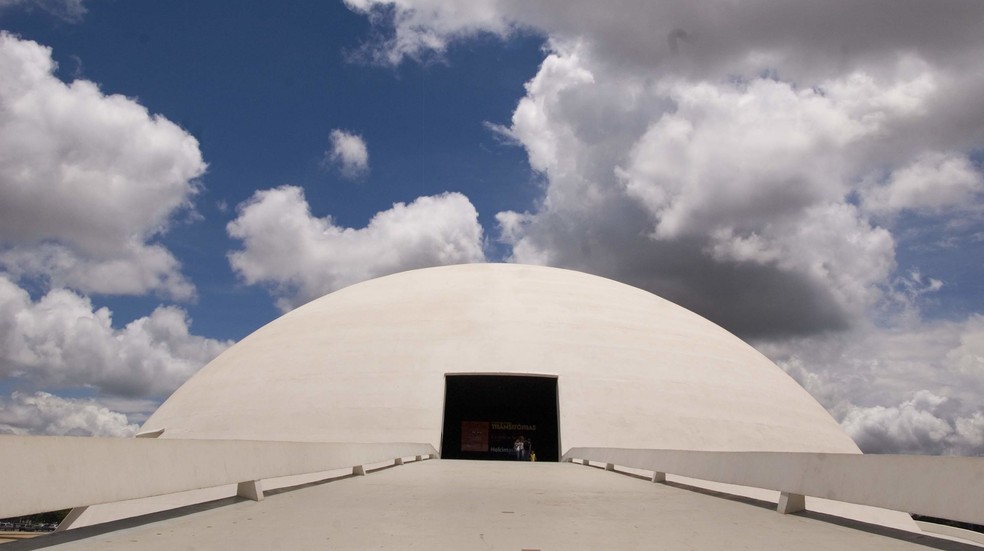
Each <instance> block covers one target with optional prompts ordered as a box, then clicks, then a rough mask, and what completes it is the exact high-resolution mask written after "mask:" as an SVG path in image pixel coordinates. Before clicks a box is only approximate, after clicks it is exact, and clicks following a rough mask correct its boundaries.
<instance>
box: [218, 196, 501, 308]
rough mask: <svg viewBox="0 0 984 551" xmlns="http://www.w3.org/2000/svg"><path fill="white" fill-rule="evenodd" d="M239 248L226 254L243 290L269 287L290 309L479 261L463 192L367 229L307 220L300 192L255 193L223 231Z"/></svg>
mask: <svg viewBox="0 0 984 551" xmlns="http://www.w3.org/2000/svg"><path fill="white" fill-rule="evenodd" d="M228 232H229V235H230V236H232V237H234V238H236V239H239V240H241V241H242V242H243V248H242V249H241V250H238V251H234V252H232V253H230V255H229V261H230V263H231V264H232V267H233V269H235V270H236V272H237V273H238V274H239V275H240V276H242V278H243V279H244V280H245V281H246V283H248V284H256V283H266V284H269V285H271V286H272V288H273V292H274V294H275V295H276V296H277V298H278V305H279V306H280V307H281V309H284V310H287V309H290V308H292V307H295V306H298V305H300V304H303V303H305V302H308V301H310V300H312V299H314V298H317V297H320V296H321V295H323V294H325V293H328V292H330V291H334V290H336V289H339V288H341V287H344V286H346V285H350V284H352V283H357V282H359V281H363V280H366V279H371V278H374V277H379V276H382V275H387V274H391V273H396V272H400V271H404V270H409V269H413V268H423V267H427V266H437V265H444V264H461V263H467V262H480V261H482V260H484V258H485V256H484V253H483V249H482V245H483V242H482V227H481V225H479V223H478V212H477V211H476V210H475V207H474V206H472V204H471V202H470V201H469V200H468V198H467V197H465V196H464V195H462V194H460V193H445V194H442V195H436V196H428V197H419V198H417V199H416V200H414V201H413V202H412V203H396V204H395V205H393V207H392V208H391V209H388V210H385V211H382V212H378V213H376V215H375V216H373V218H372V220H370V221H369V224H368V225H367V226H366V227H365V228H345V227H341V226H338V225H336V224H335V223H334V221H333V220H332V219H331V217H325V218H317V217H315V216H313V215H312V214H311V211H310V207H309V205H308V203H307V200H306V199H305V197H304V193H303V191H302V190H301V189H300V188H298V187H293V186H283V187H279V188H275V189H269V190H263V191H258V192H256V193H255V194H254V195H253V197H252V198H251V199H250V200H249V201H247V202H245V203H243V204H242V205H240V206H239V215H238V217H237V218H236V219H235V220H233V221H232V222H230V223H229V225H228Z"/></svg>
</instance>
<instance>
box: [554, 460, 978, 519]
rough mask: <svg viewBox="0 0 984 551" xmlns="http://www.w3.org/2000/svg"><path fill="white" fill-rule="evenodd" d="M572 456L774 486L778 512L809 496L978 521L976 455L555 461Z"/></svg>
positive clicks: (724, 481) (651, 469)
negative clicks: (783, 499)
mask: <svg viewBox="0 0 984 551" xmlns="http://www.w3.org/2000/svg"><path fill="white" fill-rule="evenodd" d="M573 459H581V460H582V461H583V460H588V461H594V462H597V463H604V464H606V466H607V465H620V466H623V467H630V468H634V469H644V470H650V471H653V472H654V473H667V474H675V475H680V476H685V477H690V478H696V479H700V480H709V481H713V482H723V483H726V484H737V485H739V486H750V487H753V488H765V489H769V490H778V491H780V492H782V493H783V494H784V495H786V503H785V506H786V511H784V512H794V511H795V510H797V507H796V504H797V503H799V502H800V499H799V498H797V497H796V496H812V497H819V498H824V499H831V500H836V501H843V502H847V503H856V504H859V505H869V506H873V507H881V508H883V509H893V510H896V511H903V512H906V513H915V514H920V515H925V516H931V517H938V518H946V519H951V520H959V521H963V522H971V523H974V524H984V458H982V457H950V456H946V457H940V456H927V455H861V454H839V453H787V452H708V451H684V450H642V449H625V448H572V449H570V450H569V451H568V452H567V453H565V454H564V457H563V458H562V461H572V460H573ZM659 478H662V477H661V476H656V475H654V481H655V480H656V479H659ZM781 505H782V504H781Z"/></svg>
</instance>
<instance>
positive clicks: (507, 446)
mask: <svg viewBox="0 0 984 551" xmlns="http://www.w3.org/2000/svg"><path fill="white" fill-rule="evenodd" d="M444 388H445V391H444V432H443V434H442V436H441V458H442V459H488V460H500V461H528V460H529V459H530V456H531V455H534V454H535V457H536V460H537V461H558V460H559V459H560V436H559V430H558V427H559V425H558V422H557V407H558V404H557V378H556V377H538V376H532V375H447V376H446V377H445V387H444ZM517 443H518V444H517ZM517 448H519V449H517Z"/></svg>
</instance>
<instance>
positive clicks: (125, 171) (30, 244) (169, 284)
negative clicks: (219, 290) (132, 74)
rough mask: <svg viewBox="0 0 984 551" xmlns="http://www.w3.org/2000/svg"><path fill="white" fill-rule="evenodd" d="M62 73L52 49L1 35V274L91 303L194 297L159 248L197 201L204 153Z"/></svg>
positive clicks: (166, 124) (128, 104)
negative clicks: (71, 291)
mask: <svg viewBox="0 0 984 551" xmlns="http://www.w3.org/2000/svg"><path fill="white" fill-rule="evenodd" d="M54 69H55V64H54V62H53V61H52V59H51V51H50V49H49V48H46V47H44V46H41V45H39V44H37V43H36V42H32V41H29V40H22V39H19V38H17V37H15V36H12V35H10V34H7V33H0V74H3V75H4V77H3V79H2V80H0V266H3V267H4V268H6V269H7V270H8V271H9V272H10V273H13V274H14V275H15V276H17V277H40V278H43V279H44V280H46V281H48V282H49V283H50V284H51V286H53V287H57V286H60V285H67V286H71V287H73V288H75V289H77V290H79V291H82V292H85V293H89V292H98V293H124V294H143V293H146V292H150V291H155V292H160V293H163V294H165V295H168V296H170V297H173V298H177V299H187V298H190V297H191V296H192V295H193V293H194V287H193V286H192V285H191V283H190V282H188V281H187V279H185V278H184V276H183V275H182V274H181V272H180V264H179V262H178V261H177V259H176V258H175V257H174V256H173V255H172V254H171V253H170V251H168V250H166V249H165V248H163V247H162V246H160V245H159V244H155V243H153V239H154V238H155V237H156V236H158V235H160V234H161V233H163V232H165V231H166V230H167V228H168V226H169V225H170V223H171V220H172V218H173V217H174V216H175V214H176V213H178V212H180V211H181V210H183V209H188V208H190V205H191V203H190V202H191V199H192V197H194V195H195V194H196V193H197V191H198V186H197V184H196V178H198V177H199V176H201V175H202V174H203V173H204V171H205V167H206V165H205V163H204V161H203V160H202V155H201V152H200V151H199V148H198V142H197V141H196V140H195V138H193V137H192V136H191V135H189V134H188V133H187V132H185V131H184V130H182V129H181V128H179V127H178V126H177V125H175V124H173V123H172V122H170V121H168V120H167V119H165V118H164V117H162V116H160V115H151V114H150V113H148V112H147V110H146V109H145V108H144V107H143V106H141V105H140V104H138V103H137V102H136V101H134V100H132V99H130V98H126V97H123V96H120V95H107V94H104V93H102V92H101V91H100V90H99V88H98V86H97V85H96V84H94V83H92V82H89V81H86V80H76V81H74V82H72V83H70V84H66V83H64V82H62V81H61V80H59V79H58V78H57V77H55V76H54V74H53V72H54Z"/></svg>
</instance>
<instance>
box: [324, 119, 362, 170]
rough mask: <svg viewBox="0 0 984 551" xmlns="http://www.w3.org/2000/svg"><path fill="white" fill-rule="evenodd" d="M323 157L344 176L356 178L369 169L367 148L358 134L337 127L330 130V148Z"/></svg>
mask: <svg viewBox="0 0 984 551" xmlns="http://www.w3.org/2000/svg"><path fill="white" fill-rule="evenodd" d="M325 157H326V158H327V160H328V161H330V162H331V163H333V164H335V165H337V166H338V168H339V170H340V171H341V173H342V175H343V176H345V177H346V178H357V177H359V176H362V175H364V174H365V173H366V172H368V171H369V148H368V147H367V146H366V141H365V140H364V139H362V136H360V135H358V134H352V133H350V132H346V131H345V130H340V129H338V128H336V129H335V130H332V131H331V150H330V151H329V152H327V153H325Z"/></svg>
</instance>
